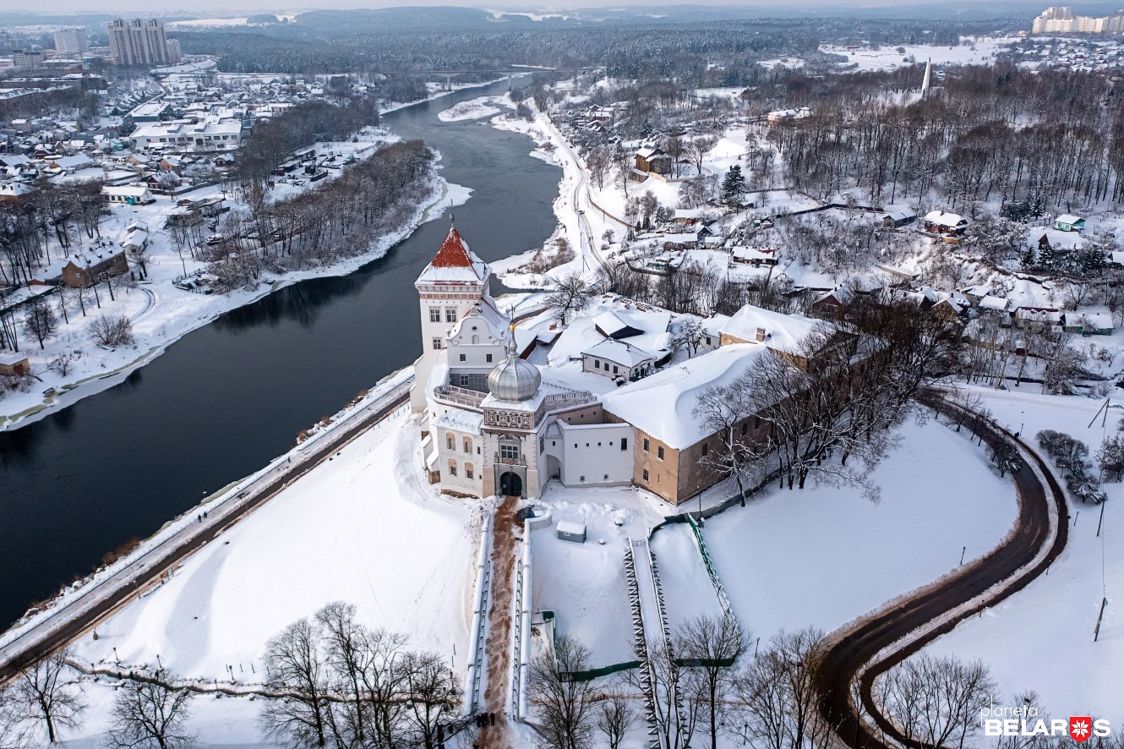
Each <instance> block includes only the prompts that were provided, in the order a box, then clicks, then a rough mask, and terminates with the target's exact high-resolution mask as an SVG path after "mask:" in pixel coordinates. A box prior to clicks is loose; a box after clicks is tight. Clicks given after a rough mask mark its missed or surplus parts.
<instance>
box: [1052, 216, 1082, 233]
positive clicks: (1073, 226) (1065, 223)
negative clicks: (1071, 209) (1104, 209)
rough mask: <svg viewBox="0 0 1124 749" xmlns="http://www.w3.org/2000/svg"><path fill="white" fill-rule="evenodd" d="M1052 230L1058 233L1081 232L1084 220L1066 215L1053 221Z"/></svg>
mask: <svg viewBox="0 0 1124 749" xmlns="http://www.w3.org/2000/svg"><path fill="white" fill-rule="evenodd" d="M1054 228H1055V229H1057V230H1058V231H1082V230H1084V229H1085V219H1083V218H1081V217H1080V216H1074V215H1073V214H1072V213H1066V214H1063V215H1061V216H1058V217H1057V218H1056V219H1054Z"/></svg>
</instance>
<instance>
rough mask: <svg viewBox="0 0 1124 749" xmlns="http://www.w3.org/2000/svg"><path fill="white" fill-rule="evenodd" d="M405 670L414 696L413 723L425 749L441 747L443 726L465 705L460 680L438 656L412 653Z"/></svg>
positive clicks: (406, 661) (411, 703)
mask: <svg viewBox="0 0 1124 749" xmlns="http://www.w3.org/2000/svg"><path fill="white" fill-rule="evenodd" d="M402 667H403V669H404V671H405V672H406V674H407V677H406V679H407V684H408V685H409V693H410V723H411V724H412V725H413V727H414V730H415V732H416V734H417V736H418V738H419V739H420V742H419V743H420V744H421V745H422V746H424V747H425V749H436V747H438V746H439V742H438V737H439V735H440V733H439V732H440V725H441V723H443V722H445V721H447V720H448V719H449V718H450V717H451V716H452V715H453V714H454V713H456V711H457V709H458V708H459V707H460V704H461V689H460V685H459V684H458V683H457V676H456V674H454V673H453V672H452V670H451V669H450V668H449V667H448V666H447V665H446V664H445V661H444V659H443V658H441V657H440V656H438V655H436V654H434V653H410V654H409V655H408V656H407V658H406V659H405V663H404V664H403V666H402Z"/></svg>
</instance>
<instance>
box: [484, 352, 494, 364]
mask: <svg viewBox="0 0 1124 749" xmlns="http://www.w3.org/2000/svg"><path fill="white" fill-rule="evenodd" d="M484 361H486V362H488V363H489V364H491V363H492V355H491V354H484Z"/></svg>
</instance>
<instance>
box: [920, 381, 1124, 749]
mask: <svg viewBox="0 0 1124 749" xmlns="http://www.w3.org/2000/svg"><path fill="white" fill-rule="evenodd" d="M1023 389H1024V390H1027V386H1025V385H1024V386H1023ZM1037 390H1038V386H1036V385H1032V386H1030V387H1029V391H1027V392H1023V391H1020V390H1011V391H997V390H990V389H979V390H977V392H978V393H979V394H980V395H981V396H982V397H983V400H984V404H985V406H986V407H987V408H988V409H990V410H991V412H992V414H993V415H994V416H995V417H996V418H997V419H998V420H999V422H1000V423H1001V424H1004V425H1006V426H1007V427H1008V428H1010V429H1012V430H1019V429H1022V433H1023V436H1024V437H1025V439H1026V441H1027V442H1028V443H1031V444H1034V445H1037V443H1036V442H1035V441H1034V435H1035V434H1037V433H1038V432H1039V431H1040V430H1042V429H1055V430H1058V431H1063V432H1067V433H1069V434H1070V435H1072V436H1073V437H1075V438H1077V439H1079V440H1082V441H1083V442H1085V444H1087V445H1088V446H1089V449H1090V453H1094V452H1095V451H1096V448H1097V447H1098V446H1099V445H1100V443H1101V441H1102V440H1103V439H1104V437H1105V436H1112V435H1115V434H1117V433H1118V427H1119V424H1120V416H1121V411H1120V410H1119V409H1120V405H1119V404H1120V401H1121V399H1120V398H1119V397H1118V396H1117V397H1114V398H1113V402H1114V404H1115V405H1114V406H1113V408H1112V409H1110V411H1109V414H1108V419H1107V423H1106V424H1105V426H1102V420H1103V419H1102V418H1101V417H1099V416H1097V411H1098V409H1099V408H1100V407H1101V406H1102V405H1103V404H1104V400H1101V399H1095V400H1094V399H1088V398H1081V397H1075V396H1054V395H1040V394H1038V393H1037ZM1094 417H1097V418H1096V419H1095V421H1094ZM1090 422H1094V423H1093V424H1092V426H1090ZM1105 489H1106V490H1107V492H1108V502H1107V503H1106V504H1105V505H1104V509H1105V514H1104V527H1103V531H1102V534H1101V537H1100V538H1098V537H1097V535H1096V533H1097V524H1098V520H1099V512H1100V509H1101V508H1100V507H1097V506H1092V505H1084V504H1082V503H1080V502H1074V501H1072V500H1071V501H1070V528H1069V541H1068V543H1067V545H1066V549H1065V551H1064V552H1062V554H1061V556H1060V557H1058V559H1057V560H1056V561H1055V562H1054V564H1053V565H1052V566H1051V567H1050V571H1049V574H1047V575H1044V576H1042V577H1039V578H1038V579H1037V580H1035V581H1034V582H1032V583H1031V584H1030V585H1028V586H1027V587H1026V588H1024V589H1023V590H1021V591H1019V592H1018V593H1016V594H1014V595H1013V596H1012V597H1011V598H1009V599H1007V600H1006V601H1004V602H1003V603H1001V604H1000V605H999V606H997V607H995V608H993V609H989V610H988V611H985V612H983V613H982V614H981V615H980V616H978V617H976V618H974V619H972V620H970V621H967V622H964V623H963V624H961V625H960V626H959V627H957V628H956V629H955V630H953V631H952V632H951V633H949V634H948V635H945V636H944V637H942V638H940V639H939V640H937V641H936V642H935V643H933V644H932V645H931V646H929V647H928V648H926V650H925V652H929V653H933V654H947V655H954V656H956V657H957V658H961V659H964V660H972V659H977V658H978V659H980V660H982V661H983V662H984V663H985V664H986V665H987V666H988V667H989V668H990V669H991V674H992V677H993V678H995V680H996V681H997V682H998V685H999V692H1000V695H1001V698H1002V699H1001V701H1000V702H999V703H997V704H1001V705H1015V695H1016V694H1020V693H1022V692H1024V691H1027V690H1033V691H1035V692H1037V693H1038V700H1037V701H1036V703H1035V704H1034V706H1035V707H1037V708H1038V710H1039V717H1042V716H1043V715H1046V714H1049V715H1052V716H1054V717H1063V718H1064V717H1066V716H1068V715H1074V714H1077V715H1093V716H1095V717H1105V718H1108V719H1109V720H1111V721H1113V723H1114V728H1113V730H1114V731H1115V730H1119V728H1118V727H1119V726H1120V725H1121V724H1122V722H1124V690H1121V688H1120V674H1122V673H1124V610H1122V608H1121V607H1122V604H1121V601H1124V542H1122V541H1121V537H1122V535H1124V485H1121V484H1105ZM1102 554H1103V556H1102ZM1102 565H1103V567H1102ZM1104 597H1107V598H1108V608H1107V609H1106V610H1105V617H1104V622H1103V623H1102V625H1101V632H1100V639H1099V641H1098V642H1093V629H1094V626H1095V624H1096V620H1097V614H1098V612H1099V610H1100V605H1101V600H1102V598H1104ZM1019 701H1020V702H1021V699H1020V700H1019Z"/></svg>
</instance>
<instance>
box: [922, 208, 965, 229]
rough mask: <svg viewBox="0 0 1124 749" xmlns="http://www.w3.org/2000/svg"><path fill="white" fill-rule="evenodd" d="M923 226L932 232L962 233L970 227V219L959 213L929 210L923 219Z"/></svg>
mask: <svg viewBox="0 0 1124 749" xmlns="http://www.w3.org/2000/svg"><path fill="white" fill-rule="evenodd" d="M921 226H922V228H923V229H924V230H925V231H927V232H929V233H930V234H952V235H960V234H963V233H964V230H965V229H967V228H968V219H966V218H964V217H963V216H961V215H959V214H957V213H946V212H945V211H929V212H928V213H926V214H925V216H924V218H922V219H921Z"/></svg>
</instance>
